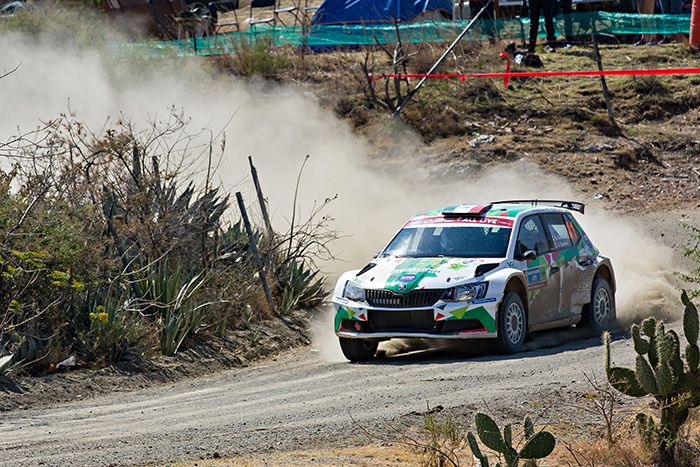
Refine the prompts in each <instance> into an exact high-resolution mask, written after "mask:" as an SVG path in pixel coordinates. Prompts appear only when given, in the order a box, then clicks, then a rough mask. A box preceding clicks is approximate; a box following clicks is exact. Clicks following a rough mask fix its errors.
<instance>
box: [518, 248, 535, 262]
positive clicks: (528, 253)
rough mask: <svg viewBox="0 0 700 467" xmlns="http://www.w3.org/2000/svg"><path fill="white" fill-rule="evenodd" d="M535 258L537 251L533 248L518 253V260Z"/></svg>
mask: <svg viewBox="0 0 700 467" xmlns="http://www.w3.org/2000/svg"><path fill="white" fill-rule="evenodd" d="M535 258H537V252H536V251H535V250H527V251H526V252H525V253H521V254H519V255H518V258H517V259H518V260H520V261H532V260H533V259H535Z"/></svg>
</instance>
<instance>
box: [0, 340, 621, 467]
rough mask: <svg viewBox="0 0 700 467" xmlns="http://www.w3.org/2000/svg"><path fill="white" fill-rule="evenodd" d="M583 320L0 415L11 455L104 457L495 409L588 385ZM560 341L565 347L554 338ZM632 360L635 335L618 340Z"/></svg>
mask: <svg viewBox="0 0 700 467" xmlns="http://www.w3.org/2000/svg"><path fill="white" fill-rule="evenodd" d="M574 334H575V331H573V330H572V329H569V330H565V331H556V332H549V333H544V334H542V335H541V336H537V337H536V338H535V340H534V341H533V342H531V343H530V344H529V345H530V348H533V347H538V346H539V347H541V346H545V348H536V349H534V350H530V351H526V352H523V353H521V354H518V355H512V356H489V355H478V354H476V355H475V354H473V353H472V355H469V354H465V353H464V352H462V353H456V352H454V350H450V351H446V350H441V351H417V352H412V353H408V354H400V355H397V356H393V357H385V358H383V359H380V360H378V361H377V362H375V363H370V364H350V363H345V362H329V361H327V360H325V359H324V358H322V357H321V356H320V354H319V353H318V352H315V351H313V350H312V349H308V348H307V349H302V350H297V351H294V352H290V353H287V354H284V355H283V356H281V357H279V358H277V359H275V360H274V361H268V362H265V363H261V364H259V365H257V366H253V367H250V368H245V369H240V370H232V371H227V372H223V373H220V374H218V375H216V376H214V377H210V378H205V379H197V380H192V381H186V382H182V383H178V384H175V385H170V386H167V387H158V388H150V389H147V390H142V391H137V392H132V393H127V394H109V395H105V396H104V397H97V398H93V399H90V400H86V401H81V402H77V403H71V404H66V405H61V406H57V407H55V408H51V409H44V410H33V411H22V412H11V413H9V414H5V415H4V416H3V417H4V418H3V419H2V420H1V421H0V465H34V464H40V463H43V464H47V465H59V464H60V465H105V464H132V463H137V464H143V463H151V462H167V461H173V460H177V459H188V458H192V459H197V458H199V457H200V456H211V455H212V454H213V453H214V452H218V453H220V454H221V455H225V456H229V455H235V454H239V453H250V452H254V451H260V450H269V449H289V448H293V447H299V446H304V445H309V444H311V443H318V442H320V441H323V440H328V441H331V440H336V442H337V440H338V439H341V438H343V437H344V435H346V434H348V433H352V432H356V431H357V429H356V427H355V425H354V422H353V420H352V419H351V417H350V414H352V416H353V418H354V419H355V420H357V421H358V422H360V423H362V424H363V425H364V424H367V425H372V424H373V423H377V422H380V421H381V420H383V419H387V418H394V417H396V416H398V415H402V414H406V413H409V412H411V411H419V412H420V411H424V410H425V407H426V401H427V402H429V403H430V405H431V406H436V405H442V406H444V407H446V408H449V407H455V406H459V405H464V404H475V405H477V406H478V405H479V404H480V402H481V401H482V400H487V401H489V405H490V407H491V408H492V409H496V408H499V407H507V406H511V405H513V404H517V405H520V404H522V403H523V402H525V401H528V400H535V399H542V398H547V397H551V395H552V394H553V393H554V392H557V393H572V392H575V391H577V390H579V389H583V388H584V387H585V384H584V383H583V381H582V379H583V378H582V374H583V372H588V373H596V372H598V373H599V372H600V370H601V366H602V365H601V355H602V353H601V352H602V350H601V347H600V340H599V339H598V338H589V339H578V340H577V339H575V335H574ZM550 345H555V347H549V346H550ZM613 346H614V355H615V357H616V360H617V361H618V362H622V361H623V360H624V363H629V361H631V357H632V350H631V347H630V345H629V342H628V341H627V340H625V339H619V340H617V341H616V342H615V343H614V344H613Z"/></svg>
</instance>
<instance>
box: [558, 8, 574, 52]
mask: <svg viewBox="0 0 700 467" xmlns="http://www.w3.org/2000/svg"><path fill="white" fill-rule="evenodd" d="M559 7H560V8H561V13H562V15H564V38H565V39H566V45H564V48H565V49H569V48H571V44H572V43H573V42H574V25H573V22H572V21H573V20H572V18H571V0H559Z"/></svg>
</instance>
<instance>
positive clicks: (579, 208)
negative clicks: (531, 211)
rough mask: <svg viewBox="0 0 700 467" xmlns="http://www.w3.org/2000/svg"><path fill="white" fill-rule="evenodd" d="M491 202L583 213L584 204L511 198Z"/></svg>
mask: <svg viewBox="0 0 700 467" xmlns="http://www.w3.org/2000/svg"><path fill="white" fill-rule="evenodd" d="M491 204H531V205H533V206H554V207H558V208H564V209H568V210H570V211H576V212H580V213H581V214H584V211H585V210H586V205H585V204H583V203H579V202H578V201H563V200H554V199H512V200H506V201H494V202H492V203H491Z"/></svg>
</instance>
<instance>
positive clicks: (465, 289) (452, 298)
mask: <svg viewBox="0 0 700 467" xmlns="http://www.w3.org/2000/svg"><path fill="white" fill-rule="evenodd" d="M488 289H489V283H488V282H477V283H474V284H466V285H461V286H459V287H453V288H451V289H448V290H446V291H445V295H444V296H443V300H445V301H447V302H466V301H467V300H476V299H479V298H484V297H485V296H486V292H487V291H488Z"/></svg>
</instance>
